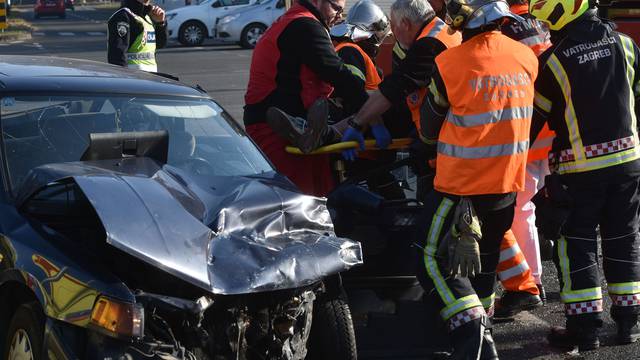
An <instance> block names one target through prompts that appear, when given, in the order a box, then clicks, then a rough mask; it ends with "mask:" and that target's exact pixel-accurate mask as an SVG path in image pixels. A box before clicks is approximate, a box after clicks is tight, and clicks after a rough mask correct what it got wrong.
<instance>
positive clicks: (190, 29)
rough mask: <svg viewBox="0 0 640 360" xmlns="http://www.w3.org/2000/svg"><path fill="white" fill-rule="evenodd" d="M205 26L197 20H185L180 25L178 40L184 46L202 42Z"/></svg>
mask: <svg viewBox="0 0 640 360" xmlns="http://www.w3.org/2000/svg"><path fill="white" fill-rule="evenodd" d="M206 36H207V28H205V27H204V25H202V23H201V22H199V21H187V22H186V23H184V24H183V25H182V26H181V27H180V31H179V32H178V40H179V41H180V43H181V44H182V45H185V46H197V45H200V44H202V43H203V42H204V38H205V37H206Z"/></svg>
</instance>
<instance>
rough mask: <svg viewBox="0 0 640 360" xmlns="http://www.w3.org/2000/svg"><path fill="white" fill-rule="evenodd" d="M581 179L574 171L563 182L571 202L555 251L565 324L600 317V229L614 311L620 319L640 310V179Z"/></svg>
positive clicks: (605, 272)
mask: <svg viewBox="0 0 640 360" xmlns="http://www.w3.org/2000/svg"><path fill="white" fill-rule="evenodd" d="M582 179H584V181H583V182H581V181H579V180H580V177H575V175H574V176H573V177H572V179H571V182H566V183H565V185H566V186H567V191H568V193H569V195H570V196H571V198H572V200H573V204H572V208H571V212H570V215H569V217H568V219H567V221H566V223H565V224H564V225H563V227H562V230H561V235H562V236H561V237H560V239H559V240H558V242H557V245H556V251H555V254H554V261H555V263H556V266H557V267H558V269H559V273H560V286H561V293H560V295H561V298H562V301H563V303H564V304H565V314H566V315H567V316H568V319H569V320H571V321H568V322H567V324H568V325H569V324H570V323H575V324H577V325H576V326H580V325H579V324H578V323H579V322H576V321H575V320H577V319H580V318H584V319H597V320H601V319H600V316H601V313H602V311H603V306H602V290H601V288H600V277H599V271H598V240H597V237H598V236H597V235H598V227H599V232H600V237H601V244H602V255H603V269H604V276H605V278H606V280H607V283H608V292H609V296H610V297H611V299H612V302H613V305H612V308H611V315H612V317H613V318H614V319H619V318H620V317H624V316H629V315H635V314H638V313H639V312H640V239H639V234H638V227H639V223H638V221H639V220H640V219H639V216H638V211H639V210H640V193H639V187H640V177H634V178H627V179H622V180H620V179H616V178H614V179H611V180H610V181H602V182H599V183H593V182H592V181H588V180H589V179H588V174H584V177H583V178H582ZM597 323H598V324H601V321H597Z"/></svg>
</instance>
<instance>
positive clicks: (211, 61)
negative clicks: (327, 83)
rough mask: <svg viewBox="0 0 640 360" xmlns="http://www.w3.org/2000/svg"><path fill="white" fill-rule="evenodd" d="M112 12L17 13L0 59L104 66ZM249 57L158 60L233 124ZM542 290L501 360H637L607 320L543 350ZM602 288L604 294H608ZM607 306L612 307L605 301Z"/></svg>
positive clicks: (228, 52) (498, 329)
mask: <svg viewBox="0 0 640 360" xmlns="http://www.w3.org/2000/svg"><path fill="white" fill-rule="evenodd" d="M112 12H113V9H105V8H101V7H100V6H78V7H77V9H76V11H75V12H71V11H70V12H68V15H67V19H57V18H44V19H39V20H35V19H33V13H32V11H31V9H30V8H28V7H23V8H16V14H19V16H21V17H23V18H25V19H28V20H29V21H32V22H33V24H34V26H35V30H34V32H33V34H32V39H31V40H27V41H21V42H13V43H0V54H23V55H40V56H58V57H71V58H82V59H88V60H94V61H106V19H108V17H109V16H110V15H111V13H112ZM250 61H251V51H248V50H243V49H241V48H240V47H238V46H219V45H215V44H211V43H205V45H204V46H200V47H193V48H184V47H180V46H179V45H178V44H176V43H170V44H169V46H168V48H166V49H162V50H160V51H159V54H158V62H159V71H161V72H165V73H170V74H173V75H175V76H178V77H179V78H180V79H181V80H182V81H184V82H186V83H189V84H199V85H201V86H202V87H203V88H204V89H206V90H207V91H208V92H209V94H210V95H211V96H212V97H213V98H214V99H216V100H217V101H218V102H219V103H220V104H221V105H222V106H224V107H225V108H226V109H227V110H228V111H229V112H230V113H231V114H232V116H234V117H235V118H236V119H238V120H239V119H241V115H242V104H243V95H244V91H245V87H246V84H247V81H248V69H249V64H250ZM544 271H545V274H544V280H543V282H544V285H545V287H546V288H547V291H548V297H549V302H548V304H547V305H546V306H545V307H541V308H539V309H536V310H534V311H531V312H525V313H522V314H520V315H518V316H517V317H516V320H515V321H513V322H509V323H502V324H496V325H495V328H494V331H495V332H494V337H495V339H496V342H497V343H498V348H499V351H500V355H501V359H506V360H511V359H513V360H521V359H566V358H572V359H619V360H623V359H625V360H626V359H640V343H637V344H633V345H626V346H615V345H614V342H613V335H614V334H615V325H614V323H613V321H612V320H611V318H609V317H608V316H607V319H606V323H605V327H604V329H603V333H604V336H603V338H602V340H603V341H602V343H603V347H602V348H601V349H600V350H598V351H595V352H588V353H584V354H575V353H572V354H567V353H562V352H559V351H557V350H555V349H553V348H551V347H549V345H548V344H547V341H546V339H545V336H546V334H547V332H548V329H549V327H550V326H552V325H561V324H562V323H563V319H564V317H563V308H562V305H561V304H560V297H559V294H558V282H557V279H556V275H555V268H554V267H553V265H552V264H551V263H550V262H545V263H544ZM605 289H606V286H604V283H603V292H605V293H606V290H605ZM605 300H606V301H607V302H608V304H610V301H609V299H608V297H606V296H605Z"/></svg>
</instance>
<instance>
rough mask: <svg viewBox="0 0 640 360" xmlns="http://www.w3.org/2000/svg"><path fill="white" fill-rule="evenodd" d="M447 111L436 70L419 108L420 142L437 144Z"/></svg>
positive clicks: (440, 79)
mask: <svg viewBox="0 0 640 360" xmlns="http://www.w3.org/2000/svg"><path fill="white" fill-rule="evenodd" d="M448 111H449V98H448V97H447V89H446V87H445V85H444V81H443V80H442V77H441V76H440V72H439V71H438V69H437V68H436V71H435V72H434V74H433V76H432V78H431V83H430V84H429V88H428V91H427V95H426V97H425V100H424V102H423V103H422V106H421V107H420V132H419V136H420V140H422V142H424V143H425V144H427V145H429V146H433V147H434V148H435V146H436V145H437V143H438V136H439V134H440V129H441V128H442V124H443V123H444V119H445V117H446V116H447V112H448Z"/></svg>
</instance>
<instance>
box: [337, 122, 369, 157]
mask: <svg viewBox="0 0 640 360" xmlns="http://www.w3.org/2000/svg"><path fill="white" fill-rule="evenodd" d="M341 141H342V142H345V141H357V142H358V144H359V145H360V150H362V151H364V136H362V133H361V132H360V131H358V130H356V129H354V128H353V127H351V126H349V127H348V128H347V130H346V131H345V132H344V135H342V140H341ZM342 157H343V158H345V160H349V161H354V160H355V159H356V149H347V150H344V151H342Z"/></svg>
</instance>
